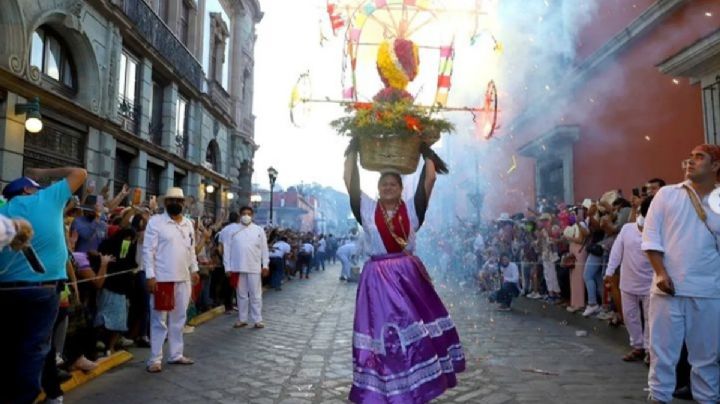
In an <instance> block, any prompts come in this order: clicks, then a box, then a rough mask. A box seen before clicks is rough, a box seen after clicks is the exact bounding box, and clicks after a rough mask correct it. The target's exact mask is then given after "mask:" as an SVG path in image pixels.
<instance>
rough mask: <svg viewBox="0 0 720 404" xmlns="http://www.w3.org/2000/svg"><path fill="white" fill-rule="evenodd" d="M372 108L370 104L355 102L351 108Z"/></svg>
mask: <svg viewBox="0 0 720 404" xmlns="http://www.w3.org/2000/svg"><path fill="white" fill-rule="evenodd" d="M372 106H373V105H372V102H356V103H354V104H353V108H355V109H357V110H370V109H372Z"/></svg>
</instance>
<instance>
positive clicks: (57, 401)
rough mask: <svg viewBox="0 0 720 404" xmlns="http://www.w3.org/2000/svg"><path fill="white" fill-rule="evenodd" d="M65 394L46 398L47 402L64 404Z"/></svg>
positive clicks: (48, 403)
mask: <svg viewBox="0 0 720 404" xmlns="http://www.w3.org/2000/svg"><path fill="white" fill-rule="evenodd" d="M62 402H63V396H60V397H56V398H48V399H45V403H46V404H62Z"/></svg>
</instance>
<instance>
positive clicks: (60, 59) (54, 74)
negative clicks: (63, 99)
mask: <svg viewBox="0 0 720 404" xmlns="http://www.w3.org/2000/svg"><path fill="white" fill-rule="evenodd" d="M30 65H32V66H36V67H37V68H38V69H39V70H40V71H41V72H42V73H43V75H44V76H45V77H48V78H50V79H53V80H54V81H56V82H58V83H60V84H62V85H64V86H65V87H68V88H71V89H75V85H76V80H75V69H74V65H73V60H72V55H71V54H70V51H69V50H68V47H67V46H66V45H65V42H63V40H62V38H60V37H59V36H58V35H57V34H56V33H55V32H54V31H53V30H52V29H51V28H49V27H46V26H41V27H40V28H38V29H37V30H36V31H35V32H34V33H33V36H32V46H31V50H30Z"/></svg>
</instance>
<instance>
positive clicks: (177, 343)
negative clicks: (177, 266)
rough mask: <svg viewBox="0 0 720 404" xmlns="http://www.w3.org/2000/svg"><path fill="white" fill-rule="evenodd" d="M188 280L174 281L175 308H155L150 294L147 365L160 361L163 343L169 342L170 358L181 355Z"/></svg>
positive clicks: (187, 297)
mask: <svg viewBox="0 0 720 404" xmlns="http://www.w3.org/2000/svg"><path fill="white" fill-rule="evenodd" d="M190 292H191V285H190V282H176V283H175V308H174V309H172V310H171V311H157V310H155V299H154V298H153V295H150V359H149V360H148V365H152V364H153V363H159V362H162V358H163V344H164V343H165V338H167V340H168V342H169V344H170V360H171V361H173V360H176V359H178V358H180V357H181V356H183V327H185V320H186V319H187V308H188V305H189V304H190Z"/></svg>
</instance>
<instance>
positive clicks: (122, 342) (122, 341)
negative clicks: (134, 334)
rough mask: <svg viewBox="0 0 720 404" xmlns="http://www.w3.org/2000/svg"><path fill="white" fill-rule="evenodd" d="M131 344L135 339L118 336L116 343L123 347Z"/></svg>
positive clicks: (128, 346)
mask: <svg viewBox="0 0 720 404" xmlns="http://www.w3.org/2000/svg"><path fill="white" fill-rule="evenodd" d="M133 344H135V341H133V340H131V339H129V338H125V337H122V336H121V337H120V338H118V341H117V345H119V346H121V347H123V348H130V347H131V346H133Z"/></svg>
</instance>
